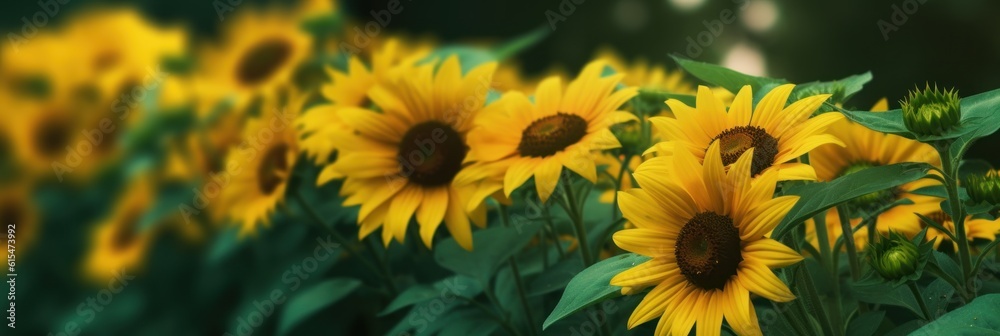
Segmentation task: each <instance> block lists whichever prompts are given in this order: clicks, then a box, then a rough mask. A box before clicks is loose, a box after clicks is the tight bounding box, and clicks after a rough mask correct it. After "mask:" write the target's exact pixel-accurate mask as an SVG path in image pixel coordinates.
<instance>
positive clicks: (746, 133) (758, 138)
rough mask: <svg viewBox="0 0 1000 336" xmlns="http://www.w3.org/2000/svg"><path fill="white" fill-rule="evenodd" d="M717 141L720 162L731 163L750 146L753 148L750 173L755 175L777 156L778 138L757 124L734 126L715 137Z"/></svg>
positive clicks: (768, 165) (772, 162) (770, 163)
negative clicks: (720, 157) (720, 154)
mask: <svg viewBox="0 0 1000 336" xmlns="http://www.w3.org/2000/svg"><path fill="white" fill-rule="evenodd" d="M714 140H718V141H719V152H721V153H722V163H723V164H725V165H727V166H728V165H731V164H733V163H735V162H736V160H737V159H739V158H740V156H741V155H743V153H745V152H746V151H747V150H749V149H750V148H753V149H754V150H753V163H752V164H751V168H750V175H757V174H760V173H761V172H763V171H764V169H767V168H768V167H770V166H771V165H772V164H774V158H775V157H776V156H778V139H775V138H774V137H772V136H771V135H770V134H767V131H765V130H764V129H763V128H760V127H757V126H736V127H733V128H730V129H728V130H725V131H724V132H722V133H720V134H719V135H718V136H716V137H715V139H714Z"/></svg>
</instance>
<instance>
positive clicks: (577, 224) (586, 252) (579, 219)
mask: <svg viewBox="0 0 1000 336" xmlns="http://www.w3.org/2000/svg"><path fill="white" fill-rule="evenodd" d="M567 184H569V183H568V182H565V181H563V183H562V184H561V185H562V188H563V195H564V196H565V200H566V203H568V204H566V208H565V210H566V213H567V214H568V215H569V217H570V219H572V220H573V228H574V230H575V231H576V240H577V241H579V242H580V254H581V255H582V256H583V264H584V267H590V265H593V264H594V259H593V257H592V256H591V255H590V243H589V242H588V241H587V229H586V228H585V227H584V225H583V216H582V215H581V214H580V209H579V206H578V205H577V203H576V197H575V196H574V195H573V187H572V186H567Z"/></svg>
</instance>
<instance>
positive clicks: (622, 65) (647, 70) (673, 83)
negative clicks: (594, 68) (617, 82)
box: [596, 48, 695, 94]
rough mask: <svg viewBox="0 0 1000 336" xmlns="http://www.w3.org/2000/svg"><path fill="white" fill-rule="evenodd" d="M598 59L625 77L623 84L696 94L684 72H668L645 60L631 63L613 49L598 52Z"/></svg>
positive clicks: (664, 68)
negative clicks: (604, 61) (605, 61)
mask: <svg viewBox="0 0 1000 336" xmlns="http://www.w3.org/2000/svg"><path fill="white" fill-rule="evenodd" d="M596 58H597V59H603V60H607V61H608V65H610V66H611V67H612V68H615V69H617V70H619V71H621V73H622V74H624V75H625V78H623V79H622V83H624V84H625V85H628V86H635V87H639V88H643V89H647V88H648V89H655V90H658V91H665V92H670V93H679V94H694V93H695V87H694V85H693V84H691V83H688V82H687V81H686V80H685V79H684V72H683V71H680V70H672V71H671V70H667V68H666V67H664V66H662V65H654V64H649V62H648V61H646V60H645V59H638V60H636V61H635V62H632V63H629V62H627V61H625V60H624V59H623V58H622V57H621V56H620V55H618V53H616V52H615V51H614V50H612V49H609V48H607V49H602V50H600V51H598V52H597V57H596Z"/></svg>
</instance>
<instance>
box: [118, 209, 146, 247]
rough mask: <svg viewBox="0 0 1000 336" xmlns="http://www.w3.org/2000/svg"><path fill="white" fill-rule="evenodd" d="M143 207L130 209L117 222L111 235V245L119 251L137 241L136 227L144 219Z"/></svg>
mask: <svg viewBox="0 0 1000 336" xmlns="http://www.w3.org/2000/svg"><path fill="white" fill-rule="evenodd" d="M142 215H143V213H142V209H138V208H135V209H129V211H128V212H127V213H126V214H125V216H124V217H122V218H121V219H122V221H121V222H119V223H115V224H114V225H115V231H114V232H113V235H112V236H111V247H112V248H113V249H115V250H117V251H121V250H124V249H126V248H128V247H129V246H131V245H132V242H134V241H135V237H136V236H137V235H136V228H137V227H138V226H139V224H140V220H142Z"/></svg>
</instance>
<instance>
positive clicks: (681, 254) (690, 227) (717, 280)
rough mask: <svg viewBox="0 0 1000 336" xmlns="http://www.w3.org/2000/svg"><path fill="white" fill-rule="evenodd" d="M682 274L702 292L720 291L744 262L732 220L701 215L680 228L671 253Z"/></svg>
mask: <svg viewBox="0 0 1000 336" xmlns="http://www.w3.org/2000/svg"><path fill="white" fill-rule="evenodd" d="M674 255H675V256H676V257H677V265H678V266H679V267H680V269H681V274H683V275H684V277H685V278H687V279H688V281H690V282H691V283H693V284H695V285H697V286H698V287H700V288H702V289H723V287H725V285H726V282H727V281H729V277H731V276H733V275H736V269H737V268H738V267H739V265H740V262H742V261H743V255H742V253H741V252H740V233H739V230H737V229H736V227H735V226H733V220H732V219H731V218H729V217H727V216H722V215H719V214H716V213H714V212H702V213H700V214H697V215H695V216H694V218H691V220H689V221H688V222H687V224H684V227H683V228H681V233H680V235H678V236H677V246H676V249H675V250H674Z"/></svg>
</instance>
